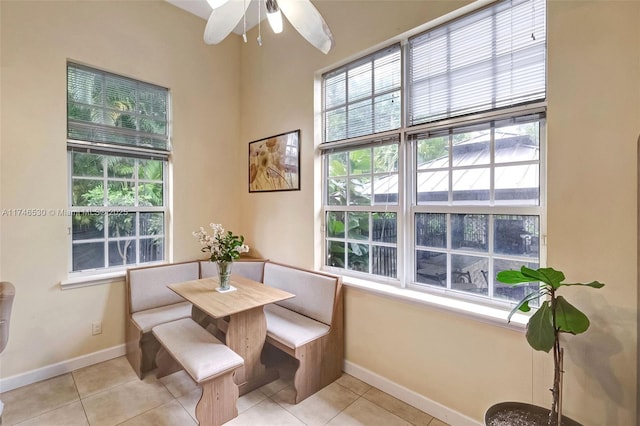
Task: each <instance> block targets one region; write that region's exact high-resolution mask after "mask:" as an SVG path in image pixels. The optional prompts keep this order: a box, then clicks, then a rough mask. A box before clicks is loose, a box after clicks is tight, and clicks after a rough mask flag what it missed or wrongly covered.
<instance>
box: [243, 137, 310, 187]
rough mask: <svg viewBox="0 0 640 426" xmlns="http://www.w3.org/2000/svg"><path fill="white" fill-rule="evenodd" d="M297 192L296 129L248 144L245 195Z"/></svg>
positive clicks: (298, 161) (298, 169)
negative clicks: (247, 186) (246, 193)
mask: <svg viewBox="0 0 640 426" xmlns="http://www.w3.org/2000/svg"><path fill="white" fill-rule="evenodd" d="M299 190H300V129H298V130H293V131H290V132H286V133H281V134H279V135H275V136H270V137H268V138H264V139H259V140H257V141H253V142H250V143H249V192H274V191H299Z"/></svg>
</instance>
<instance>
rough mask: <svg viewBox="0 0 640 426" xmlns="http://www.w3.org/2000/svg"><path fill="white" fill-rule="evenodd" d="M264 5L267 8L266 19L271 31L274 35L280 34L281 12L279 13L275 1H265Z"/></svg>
mask: <svg viewBox="0 0 640 426" xmlns="http://www.w3.org/2000/svg"><path fill="white" fill-rule="evenodd" d="M265 5H266V6H267V19H268V20H269V25H270V26H271V29H272V30H273V32H274V33H276V34H280V33H281V32H282V12H280V8H279V7H278V3H276V0H266V1H265Z"/></svg>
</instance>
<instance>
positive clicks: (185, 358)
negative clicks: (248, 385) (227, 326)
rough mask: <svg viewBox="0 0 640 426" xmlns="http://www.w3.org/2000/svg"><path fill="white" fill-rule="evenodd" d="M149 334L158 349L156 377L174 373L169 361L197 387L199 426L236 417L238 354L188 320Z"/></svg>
mask: <svg viewBox="0 0 640 426" xmlns="http://www.w3.org/2000/svg"><path fill="white" fill-rule="evenodd" d="M153 335H154V336H155V337H156V339H157V340H158V342H159V343H160V345H161V346H162V348H161V349H160V351H158V354H157V356H156V363H157V365H158V370H157V377H158V378H160V377H163V376H165V375H167V374H170V373H171V372H173V371H175V369H174V364H173V362H171V361H175V362H177V364H178V365H179V366H180V367H182V368H184V370H185V371H186V372H187V373H188V374H189V376H191V378H192V379H193V380H194V381H195V382H196V383H198V384H199V385H201V387H202V396H201V397H200V400H199V401H198V404H197V405H196V418H197V419H198V422H199V423H200V426H218V425H221V424H223V423H226V422H228V421H229V420H231V419H233V418H234V417H236V416H237V415H238V408H237V406H236V404H237V402H238V386H237V385H236V384H235V382H234V380H233V375H234V372H235V370H236V369H237V368H240V367H242V366H243V365H244V360H243V359H242V357H241V356H240V355H238V354H236V353H235V352H234V351H232V350H231V349H229V348H228V347H227V346H225V344H224V343H222V342H221V341H219V340H218V339H216V338H215V337H214V336H213V335H211V334H210V333H209V332H207V331H206V330H205V329H204V328H202V327H200V326H199V325H198V324H197V323H196V322H195V321H193V320H192V319H190V318H184V319H180V320H177V321H172V322H169V323H165V324H161V325H157V326H155V327H153ZM163 350H166V351H167V353H168V354H169V355H170V356H171V359H168V358H167V357H166V356H164V354H163Z"/></svg>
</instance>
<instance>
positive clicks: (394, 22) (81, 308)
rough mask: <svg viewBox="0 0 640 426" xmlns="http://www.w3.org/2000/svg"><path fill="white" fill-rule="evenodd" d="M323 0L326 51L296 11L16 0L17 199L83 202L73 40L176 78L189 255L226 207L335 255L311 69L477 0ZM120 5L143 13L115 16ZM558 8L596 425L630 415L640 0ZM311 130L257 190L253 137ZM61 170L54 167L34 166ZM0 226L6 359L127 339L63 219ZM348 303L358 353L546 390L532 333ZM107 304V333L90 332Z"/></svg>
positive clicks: (12, 56) (567, 160)
mask: <svg viewBox="0 0 640 426" xmlns="http://www.w3.org/2000/svg"><path fill="white" fill-rule="evenodd" d="M315 3H316V5H317V7H318V9H319V10H320V11H321V12H322V13H323V15H324V17H325V19H326V21H327V23H328V24H329V26H330V27H331V30H332V32H333V34H334V36H335V39H336V46H335V48H334V50H332V51H331V53H330V54H329V55H327V56H325V55H323V54H321V53H319V52H318V51H316V50H315V49H314V48H312V47H311V46H310V45H308V44H307V43H306V42H305V41H304V40H303V39H301V38H300V37H299V36H298V35H297V34H296V33H295V31H294V30H293V29H292V28H291V27H290V26H289V25H288V24H286V23H285V32H284V33H283V34H281V35H278V36H274V35H272V34H271V33H270V30H268V27H267V26H265V28H264V29H265V31H264V34H263V35H262V37H263V46H262V47H261V48H259V47H258V46H257V45H256V43H255V38H256V36H257V34H256V31H255V30H252V31H251V32H250V33H249V40H250V42H249V43H248V44H246V45H245V44H242V43H241V42H239V39H238V38H237V37H234V38H230V39H228V40H227V41H225V42H224V43H223V44H222V45H220V46H216V47H205V46H203V45H202V44H201V42H200V40H201V34H202V29H203V27H204V21H202V20H198V19H197V18H194V17H192V16H189V15H187V14H185V13H182V12H180V11H178V10H177V9H174V8H172V7H171V6H168V5H165V4H163V3H154V4H149V3H148V2H117V3H115V2H114V3H107V2H104V3H103V2H80V3H78V2H43V3H34V2H21V3H17V2H7V1H2V2H1V3H0V4H1V5H2V6H1V8H0V11H1V12H0V13H1V19H2V21H1V22H0V23H1V25H0V28H1V32H0V35H1V37H2V45H1V47H2V52H1V55H2V56H1V60H2V70H1V72H2V74H1V84H0V90H1V96H2V98H1V100H2V105H1V106H2V113H1V115H0V119H1V124H2V130H1V132H2V133H1V138H0V144H1V145H0V161H1V162H0V165H1V170H0V177H1V180H0V194H1V196H0V206H2V207H3V208H17V207H50V206H51V207H58V206H60V207H64V206H65V205H66V194H65V192H64V191H65V187H66V158H65V151H64V131H65V125H64V120H65V116H64V110H65V102H64V88H65V82H64V63H65V60H66V59H67V58H72V59H75V60H79V61H82V62H86V63H88V64H91V65H94V66H97V67H101V68H105V69H107V70H112V71H115V72H120V73H123V74H126V75H130V76H133V77H137V78H140V79H142V80H147V81H151V82H154V83H157V84H163V85H165V86H168V87H170V88H171V89H172V94H173V97H174V110H175V123H174V143H175V151H174V152H175V155H174V160H175V161H174V183H175V186H174V198H175V200H174V207H175V209H174V221H175V223H174V234H175V240H174V251H175V259H176V260H182V259H186V258H191V257H194V256H197V255H198V252H197V248H194V245H193V241H192V240H191V238H192V237H191V236H190V231H191V230H192V229H193V228H194V227H196V226H199V225H200V224H206V223H208V222H209V221H211V220H216V221H220V222H222V223H225V224H228V227H229V228H231V229H234V230H236V229H237V230H238V231H239V232H241V233H243V234H244V235H245V236H246V237H247V239H248V242H249V244H250V245H251V246H252V248H253V249H254V254H259V255H262V256H265V257H269V258H272V259H275V260H278V261H282V262H288V263H291V264H295V265H299V266H304V267H314V266H315V267H317V266H319V263H318V261H319V258H320V237H319V232H318V226H317V225H318V220H319V205H320V204H319V193H318V189H319V187H320V186H319V185H320V180H319V169H318V167H319V159H318V155H317V153H316V152H315V145H314V144H315V141H314V137H313V134H314V109H313V102H314V99H313V75H314V73H315V72H316V71H317V70H319V69H324V68H326V67H329V66H331V65H333V64H336V63H339V62H342V61H344V60H345V59H346V58H348V57H351V56H353V55H356V54H357V53H358V52H361V51H362V50H364V49H367V48H369V47H371V46H373V45H376V44H378V43H381V42H383V41H385V40H387V39H389V38H391V37H393V36H395V35H397V34H399V33H402V32H404V31H406V30H409V29H411V28H413V27H416V26H418V25H420V24H422V23H424V22H427V21H429V20H431V19H434V18H436V17H438V16H441V15H443V14H445V13H447V12H448V11H451V10H453V9H455V8H457V7H460V6H462V5H463V4H466V2H456V1H446V2H443V1H420V2H418V1H340V2H338V1H317V2H315ZM116 5H117V6H116ZM123 8H126V10H127V12H128V13H127V15H126V16H127V18H124V19H123V18H117V19H116V17H115V16H114V14H115V13H116V12H117V11H121V10H122V9H123ZM72 9H73V10H72ZM150 11H153V12H152V13H151V12H150ZM96 12H99V13H96ZM548 14H549V20H548V21H549V34H548V46H549V64H548V68H549V77H548V81H549V90H548V104H549V110H548V111H549V117H548V129H547V130H548V135H547V136H548V137H547V140H548V151H549V152H548V156H549V162H548V173H547V175H548V187H549V188H548V204H549V206H548V231H549V235H548V236H549V246H548V254H549V259H548V260H549V264H550V265H553V266H556V267H558V268H561V269H564V270H565V272H566V273H567V276H568V277H569V279H570V280H590V279H599V280H601V281H603V282H606V283H607V287H605V288H604V289H602V290H598V291H585V292H583V293H580V294H573V295H571V296H572V300H574V301H575V303H576V304H577V305H578V306H580V307H581V308H584V310H585V311H587V313H588V314H589V315H590V317H591V319H592V328H591V330H589V331H588V333H587V334H586V335H584V336H580V337H576V338H568V339H566V341H567V348H568V354H567V365H566V368H565V369H566V371H567V374H566V375H565V380H566V382H565V383H566V390H565V412H566V413H567V414H568V415H570V416H572V417H574V418H576V419H577V420H579V421H581V422H583V423H584V424H585V425H586V426H588V425H598V426H599V425H604V424H607V425H632V424H636V418H635V409H636V396H637V389H636V386H637V384H636V373H637V372H636V362H635V361H636V359H637V337H636V334H637V320H636V315H637V307H638V306H637V300H638V294H637V277H636V269H637V268H636V264H637V255H638V253H637V248H636V236H637V224H636V217H637V212H636V200H637V196H636V189H637V188H636V174H637V170H638V169H637V163H636V160H635V159H636V154H635V152H636V140H637V139H638V134H639V132H640V128H639V124H638V117H639V116H640V80H639V78H638V76H639V75H640V29H639V28H638V25H637V22H640V3H639V2H635V1H629V2H627V1H621V2H615V1H607V2H604V1H603V2H586V1H580V2H577V1H576V2H566V1H553V2H551V3H550V4H549V13H548ZM95 16H99V17H100V18H95ZM113 22H117V25H115V24H113ZM40 28H42V29H43V30H40ZM45 29H46V30H45ZM71 29H72V30H71ZM105 34H109V35H110V36H109V37H106V36H105ZM238 93H239V94H240V96H239V97H238V96H236V95H237V94H238ZM50 111H52V112H53V113H50ZM34 118H37V119H38V122H39V124H38V125H37V126H33V125H31V123H32V122H33V120H34ZM25 129H28V133H25ZM295 129H301V136H302V141H301V142H302V150H301V151H302V181H301V186H302V189H301V191H293V192H280V193H263V194H255V193H254V194H249V193H248V191H247V186H248V182H247V172H246V170H247V169H246V167H247V157H246V156H247V149H248V148H247V144H248V142H250V141H253V140H256V139H260V138H263V137H266V136H270V135H274V134H278V133H282V132H285V131H289V130H295ZM234 146H235V149H232V147H234ZM27 159H28V161H27ZM203 159H206V160H208V163H207V164H204V162H203ZM44 170H46V171H47V180H46V182H47V184H42V185H35V184H31V182H37V181H39V180H41V177H42V174H43V171H44ZM220 199H224V200H225V202H224V203H221V202H219V201H217V200H220ZM0 226H1V228H0V236H1V238H0V243H1V254H2V258H1V261H0V271H2V279H4V280H11V281H14V283H16V285H17V286H18V297H17V299H16V310H15V311H14V318H13V323H12V329H11V331H12V335H11V339H10V342H9V346H8V347H7V349H6V350H5V352H4V353H3V354H2V358H0V362H1V363H2V372H1V374H2V377H7V376H10V375H12V374H18V373H21V372H25V371H29V370H31V369H34V368H38V367H41V366H43V365H48V364H52V363H54V362H58V361H61V360H65V359H68V358H71V357H73V356H78V355H81V354H86V353H90V352H92V351H96V350H99V349H102V348H108V347H111V346H114V345H117V344H121V343H123V335H122V315H123V304H124V295H123V293H124V290H123V286H122V284H114V285H104V286H96V287H91V288H86V289H78V290H71V291H63V292H61V291H60V290H59V289H58V287H57V286H56V285H55V283H56V282H57V281H58V280H60V279H63V278H64V277H65V276H66V264H67V260H68V259H67V248H66V247H67V236H66V226H67V225H66V222H65V219H64V218H49V217H47V218H43V219H29V218H3V221H2V222H1V224H0ZM32 259H33V260H37V268H33V267H31V263H27V262H28V261H29V262H30V261H31V260H32ZM345 306H346V336H347V353H346V356H347V360H348V361H351V362H353V363H356V364H358V365H360V366H362V367H364V368H367V369H369V370H371V371H373V372H374V373H377V374H379V375H381V376H384V377H386V378H388V379H390V380H392V381H394V382H396V383H398V384H400V385H403V386H406V387H407V388H409V389H411V390H414V391H416V392H419V393H420V394H422V395H424V396H425V397H427V398H430V399H432V400H434V401H436V402H439V403H441V404H444V405H446V406H448V407H450V408H452V409H454V410H457V411H459V412H461V413H463V414H465V415H467V416H470V417H472V418H475V419H478V420H480V419H481V418H482V415H483V412H484V410H485V409H486V408H487V407H488V406H489V405H491V404H492V403H494V402H497V401H501V400H508V399H518V400H524V401H533V402H535V403H539V404H541V405H547V401H548V391H547V388H548V387H549V386H550V383H551V363H550V359H549V356H547V355H545V354H541V353H538V352H533V351H531V350H530V349H529V348H528V346H527V345H526V342H525V340H524V337H523V336H522V333H520V332H517V331H512V330H508V329H505V328H502V327H498V326H492V325H488V324H484V323H481V322H479V321H475V320H473V319H470V318H467V317H462V316H458V315H455V314H452V313H448V312H444V311H438V310H435V309H432V308H428V307H424V306H420V305H415V304H409V303H405V302H400V301H393V300H389V299H386V298H383V297H380V296H378V295H373V294H370V293H367V292H364V291H362V290H356V289H352V288H349V289H347V290H346V305H345ZM96 317H101V318H102V320H103V321H104V324H105V325H104V329H105V332H104V334H103V335H101V336H98V337H92V336H91V335H90V331H91V328H90V323H91V321H92V320H95V319H97V318H96ZM50 336H55V337H50ZM34 342H38V343H37V345H36V344H34ZM42 348H46V349H42ZM372 348H375V349H376V350H375V351H373V350H372ZM34 349H36V350H34ZM409 365H410V368H408V367H407V366H409Z"/></svg>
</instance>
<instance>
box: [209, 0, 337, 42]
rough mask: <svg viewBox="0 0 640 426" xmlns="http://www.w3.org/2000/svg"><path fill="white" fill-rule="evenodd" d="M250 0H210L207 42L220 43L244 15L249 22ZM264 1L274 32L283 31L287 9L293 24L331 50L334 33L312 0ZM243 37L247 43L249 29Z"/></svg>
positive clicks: (309, 38) (260, 40)
mask: <svg viewBox="0 0 640 426" xmlns="http://www.w3.org/2000/svg"><path fill="white" fill-rule="evenodd" d="M251 1H252V0H207V3H209V5H210V6H211V8H212V9H213V10H212V11H211V15H210V16H209V19H208V21H207V26H206V27H205V29H204V42H205V43H207V44H218V43H220V42H221V41H222V40H224V39H225V38H226V37H227V35H229V33H231V31H233V29H234V28H235V27H236V25H237V24H238V23H239V22H240V20H241V19H245V22H246V12H247V8H248V7H249V4H250V3H251ZM257 1H258V2H260V1H262V0H257ZM264 2H265V6H266V9H267V19H268V20H269V24H270V26H271V29H273V32H275V33H280V32H282V13H284V15H285V16H286V17H287V19H288V20H289V22H290V23H291V25H292V26H293V27H294V28H295V29H296V30H297V31H298V32H299V33H300V35H301V36H302V37H304V38H305V39H306V40H307V41H308V42H309V43H311V44H312V45H313V46H314V47H315V48H317V49H318V50H320V51H321V52H322V53H325V54H326V53H328V52H329V50H331V48H332V47H333V35H332V34H331V31H330V30H329V27H328V26H327V23H326V22H325V21H324V19H323V18H322V15H320V12H318V9H316V8H315V6H314V5H313V4H311V1H310V0H264ZM260 10H261V8H260V6H259V7H258V14H260ZM280 11H282V13H281V12H280ZM258 21H260V19H258ZM243 38H244V41H245V43H246V41H247V36H246V30H245V32H244V33H243ZM258 44H262V37H261V35H258Z"/></svg>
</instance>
